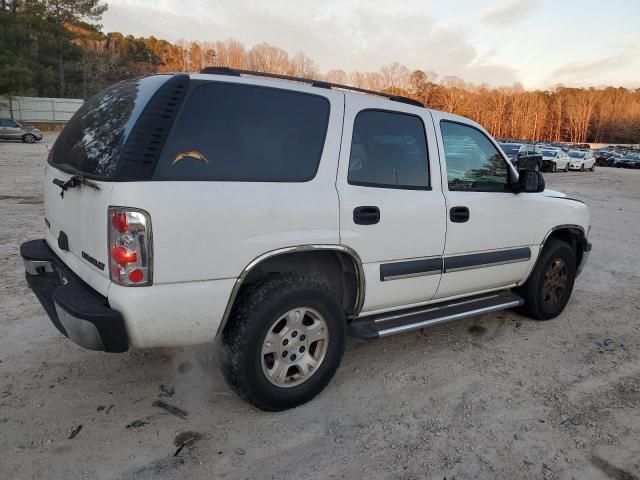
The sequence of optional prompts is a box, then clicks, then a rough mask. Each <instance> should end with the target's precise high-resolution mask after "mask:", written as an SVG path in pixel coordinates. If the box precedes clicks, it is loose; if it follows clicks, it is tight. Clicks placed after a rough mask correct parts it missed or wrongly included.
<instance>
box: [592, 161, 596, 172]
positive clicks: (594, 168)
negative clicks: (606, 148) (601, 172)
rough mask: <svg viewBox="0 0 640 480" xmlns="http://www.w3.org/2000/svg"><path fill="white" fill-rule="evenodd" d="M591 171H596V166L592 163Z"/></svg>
mask: <svg viewBox="0 0 640 480" xmlns="http://www.w3.org/2000/svg"><path fill="white" fill-rule="evenodd" d="M591 171H592V172H595V171H596V164H595V163H594V164H593V165H591Z"/></svg>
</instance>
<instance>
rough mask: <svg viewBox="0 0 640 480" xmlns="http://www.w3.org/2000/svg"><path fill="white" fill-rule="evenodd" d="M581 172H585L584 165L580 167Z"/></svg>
mask: <svg viewBox="0 0 640 480" xmlns="http://www.w3.org/2000/svg"><path fill="white" fill-rule="evenodd" d="M580 171H581V172H584V163H583V164H581V165H580Z"/></svg>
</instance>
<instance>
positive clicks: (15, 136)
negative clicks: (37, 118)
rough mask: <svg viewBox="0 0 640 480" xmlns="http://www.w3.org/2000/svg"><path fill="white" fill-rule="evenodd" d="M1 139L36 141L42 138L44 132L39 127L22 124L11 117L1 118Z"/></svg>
mask: <svg viewBox="0 0 640 480" xmlns="http://www.w3.org/2000/svg"><path fill="white" fill-rule="evenodd" d="M0 139H2V140H22V141H23V142H25V143H34V142H37V141H40V140H42V132H41V131H40V130H38V129H37V128H34V127H30V126H28V125H21V124H20V123H18V122H16V121H15V120H12V119H11V118H0Z"/></svg>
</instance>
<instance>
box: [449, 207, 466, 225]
mask: <svg viewBox="0 0 640 480" xmlns="http://www.w3.org/2000/svg"><path fill="white" fill-rule="evenodd" d="M449 218H450V219H451V221H452V222H453V223H464V222H466V221H468V220H469V209H468V208H467V207H451V210H449Z"/></svg>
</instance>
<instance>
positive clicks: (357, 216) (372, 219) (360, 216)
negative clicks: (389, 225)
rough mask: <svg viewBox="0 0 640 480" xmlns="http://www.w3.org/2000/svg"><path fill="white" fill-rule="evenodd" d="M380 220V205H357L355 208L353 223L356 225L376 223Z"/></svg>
mask: <svg viewBox="0 0 640 480" xmlns="http://www.w3.org/2000/svg"><path fill="white" fill-rule="evenodd" d="M379 221H380V209H379V208H378V207H370V206H366V207H356V208H354V209H353V223H355V224H356V225H375V224H376V223H378V222H379Z"/></svg>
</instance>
